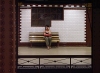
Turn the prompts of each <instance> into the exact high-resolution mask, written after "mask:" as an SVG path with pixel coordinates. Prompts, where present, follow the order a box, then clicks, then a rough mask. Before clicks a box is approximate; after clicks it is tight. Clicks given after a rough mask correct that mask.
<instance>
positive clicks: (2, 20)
mask: <svg viewBox="0 0 100 73" xmlns="http://www.w3.org/2000/svg"><path fill="white" fill-rule="evenodd" d="M0 5H1V6H0V9H1V10H0V16H1V17H0V28H1V29H0V36H1V37H0V39H1V40H0V42H1V44H0V66H1V67H0V73H15V0H0Z"/></svg>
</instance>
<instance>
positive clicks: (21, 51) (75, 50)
mask: <svg viewBox="0 0 100 73" xmlns="http://www.w3.org/2000/svg"><path fill="white" fill-rule="evenodd" d="M18 55H91V47H58V48H57V47H52V48H51V49H49V50H48V49H47V48H46V47H32V48H30V47H19V48H18Z"/></svg>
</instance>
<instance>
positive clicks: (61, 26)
mask: <svg viewBox="0 0 100 73" xmlns="http://www.w3.org/2000/svg"><path fill="white" fill-rule="evenodd" d="M20 11H21V12H20V13H21V15H20V16H21V18H20V19H21V24H20V25H21V41H20V42H29V32H41V31H44V29H45V28H44V27H31V9H21V10H20ZM85 11H86V10H64V20H55V21H54V20H52V21H51V28H50V29H51V31H52V32H59V37H60V42H86V41H85V40H86V39H85V37H86V36H85V34H86V33H85V31H86V30H85V28H86V27H85V25H86V24H85V23H86V21H85V20H86V18H85V17H86V15H85V14H86V13H85Z"/></svg>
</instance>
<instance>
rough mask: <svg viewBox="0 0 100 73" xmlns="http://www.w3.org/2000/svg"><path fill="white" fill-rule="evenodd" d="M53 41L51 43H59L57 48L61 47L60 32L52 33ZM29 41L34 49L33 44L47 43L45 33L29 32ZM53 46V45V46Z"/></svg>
mask: <svg viewBox="0 0 100 73" xmlns="http://www.w3.org/2000/svg"><path fill="white" fill-rule="evenodd" d="M51 33H52V36H51V37H52V40H51V43H57V47H58V46H59V41H60V39H59V34H58V32H51ZM29 41H30V45H31V47H32V43H37V42H38V43H42V42H45V38H44V33H43V32H29ZM51 45H52V44H51Z"/></svg>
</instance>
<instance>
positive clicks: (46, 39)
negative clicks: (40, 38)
mask: <svg viewBox="0 0 100 73" xmlns="http://www.w3.org/2000/svg"><path fill="white" fill-rule="evenodd" d="M45 41H46V46H47V47H48V48H49V40H48V37H45Z"/></svg>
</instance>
